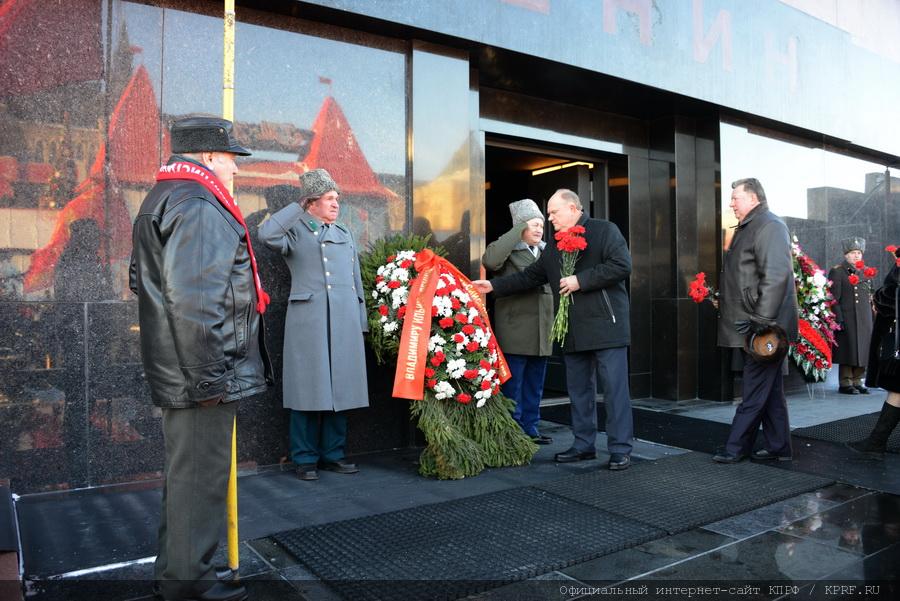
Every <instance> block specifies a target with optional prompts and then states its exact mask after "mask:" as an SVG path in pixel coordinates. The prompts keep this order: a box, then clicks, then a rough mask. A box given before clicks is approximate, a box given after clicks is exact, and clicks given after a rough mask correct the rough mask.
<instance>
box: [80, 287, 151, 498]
mask: <svg viewBox="0 0 900 601" xmlns="http://www.w3.org/2000/svg"><path fill="white" fill-rule="evenodd" d="M87 312H88V348H89V349H90V353H89V355H88V361H87V364H88V368H87V376H88V387H87V390H88V413H89V415H88V421H89V447H88V454H89V461H90V464H89V465H90V478H91V483H92V484H101V483H110V482H122V481H130V480H143V479H147V478H154V477H158V476H159V474H160V473H161V471H162V467H163V449H164V447H163V438H162V429H161V424H160V419H161V416H162V413H161V411H160V410H159V409H157V408H155V407H153V405H152V404H151V402H150V390H149V387H148V385H147V382H146V381H145V379H144V374H143V371H144V370H143V366H142V364H141V349H140V330H139V327H138V315H137V303H136V302H127V303H122V302H119V303H88V304H87Z"/></svg>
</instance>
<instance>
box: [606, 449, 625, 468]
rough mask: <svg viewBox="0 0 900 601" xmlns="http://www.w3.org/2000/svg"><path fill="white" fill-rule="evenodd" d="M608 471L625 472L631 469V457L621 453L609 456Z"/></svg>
mask: <svg viewBox="0 0 900 601" xmlns="http://www.w3.org/2000/svg"><path fill="white" fill-rule="evenodd" d="M608 467H609V469H611V470H627V469H628V468H629V467H631V456H629V455H625V454H623V453H613V454H612V455H610V456H609V466H608Z"/></svg>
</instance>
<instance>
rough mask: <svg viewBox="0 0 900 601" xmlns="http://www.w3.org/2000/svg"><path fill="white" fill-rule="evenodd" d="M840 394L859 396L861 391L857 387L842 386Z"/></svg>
mask: <svg viewBox="0 0 900 601" xmlns="http://www.w3.org/2000/svg"><path fill="white" fill-rule="evenodd" d="M838 392H839V393H840V394H859V390H857V388H856V387H855V386H841V387H840V388H838Z"/></svg>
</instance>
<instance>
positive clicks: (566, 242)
mask: <svg viewBox="0 0 900 601" xmlns="http://www.w3.org/2000/svg"><path fill="white" fill-rule="evenodd" d="M553 237H554V238H555V239H556V248H557V249H558V250H559V253H560V256H561V257H562V266H561V267H560V270H559V273H560V276H562V277H564V278H565V277H569V276H570V275H575V263H576V262H577V261H578V255H579V253H580V252H581V251H583V250H584V249H586V248H587V240H585V239H584V227H583V226H580V225H574V226H572V227H570V228H569V229H567V230H564V231H561V232H556V234H555V235H554V236H553ZM571 303H572V295H566V296H560V298H559V310H558V311H557V312H556V318H555V319H554V320H553V327H552V328H550V341H551V342H554V341H556V342H559V344H560V345H562V344H563V343H564V342H565V340H566V334H567V333H568V332H569V305H570V304H571Z"/></svg>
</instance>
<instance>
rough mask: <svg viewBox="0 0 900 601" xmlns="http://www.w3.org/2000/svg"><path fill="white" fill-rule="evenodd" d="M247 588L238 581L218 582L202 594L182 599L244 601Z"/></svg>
mask: <svg viewBox="0 0 900 601" xmlns="http://www.w3.org/2000/svg"><path fill="white" fill-rule="evenodd" d="M246 598H247V589H245V588H244V587H243V586H242V585H240V584H238V583H237V582H216V583H215V584H213V585H212V586H211V587H209V588H208V589H206V590H205V591H203V593H201V594H200V595H195V596H192V597H185V598H184V599H182V600H181V601H244V600H245V599H246Z"/></svg>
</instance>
